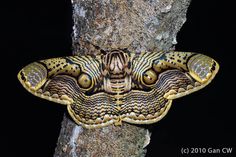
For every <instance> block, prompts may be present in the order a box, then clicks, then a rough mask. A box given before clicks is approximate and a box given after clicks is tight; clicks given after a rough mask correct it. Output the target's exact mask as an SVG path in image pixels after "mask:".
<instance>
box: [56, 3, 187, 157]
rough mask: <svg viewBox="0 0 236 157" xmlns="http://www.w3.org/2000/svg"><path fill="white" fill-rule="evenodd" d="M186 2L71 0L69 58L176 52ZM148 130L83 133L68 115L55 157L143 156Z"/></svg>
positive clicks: (109, 128) (124, 127)
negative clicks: (122, 51) (116, 51)
mask: <svg viewBox="0 0 236 157" xmlns="http://www.w3.org/2000/svg"><path fill="white" fill-rule="evenodd" d="M189 3H190V0H129V1H127V0H96V1H95V0H88V1H83V0H72V6H73V20H74V26H73V34H72V38H73V54H74V55H80V54H95V55H96V54H97V53H99V50H100V49H102V50H105V51H109V50H112V49H127V50H129V51H134V52H136V53H140V52H141V51H160V50H170V49H174V45H175V44H177V41H176V35H177V32H178V31H179V30H180V28H181V26H182V25H183V24H184V22H185V21H186V11H187V7H188V6H189ZM149 141H150V133H149V131H148V129H147V128H144V127H142V126H137V125H131V124H127V123H123V124H122V126H113V125H110V126H107V127H104V128H101V129H91V130H89V129H84V128H82V127H81V126H78V125H77V124H76V123H74V122H73V121H72V120H71V119H70V118H69V116H68V115H67V114H66V115H65V116H64V120H63V122H62V129H61V132H60V135H59V138H58V143H57V148H56V150H55V154H54V157H90V156H94V157H95V156H96V157H106V156H107V157H108V156H109V157H110V156H115V157H126V156H127V157H136V156H137V157H142V156H145V153H146V149H145V147H146V146H147V145H148V143H149Z"/></svg>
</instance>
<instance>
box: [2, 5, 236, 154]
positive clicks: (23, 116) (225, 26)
mask: <svg viewBox="0 0 236 157" xmlns="http://www.w3.org/2000/svg"><path fill="white" fill-rule="evenodd" d="M232 6H233V4H229V3H228V2H226V1H213V0H208V1H204V0H193V1H192V3H191V5H190V7H189V10H188V14H187V22H186V23H185V24H184V26H183V27H182V29H181V31H180V32H179V33H178V36H177V41H178V44H177V45H176V50H180V51H192V52H199V53H204V54H206V55H208V56H211V57H212V58H214V59H215V60H217V61H218V62H219V64H220V71H219V73H218V75H217V76H216V78H215V79H214V80H213V82H212V83H211V84H210V85H208V86H207V87H206V88H204V89H203V90H201V91H198V92H196V93H194V94H191V95H189V96H186V97H184V98H181V99H177V100H175V101H174V102H173V105H172V107H171V109H170V111H169V113H168V114H167V116H166V117H165V118H164V119H163V120H161V121H160V122H158V123H156V124H154V125H153V133H152V139H151V143H150V145H149V146H148V153H147V156H148V157H154V156H161V157H162V156H170V155H172V156H181V151H180V150H181V148H186V147H187V148H191V147H193V148H210V147H212V148H220V149H221V148H223V147H234V148H233V149H234V150H233V152H234V154H235V152H236V147H235V129H234V127H235V116H234V114H235V113H234V112H235V109H234V105H235V102H234V100H235V99H234V94H235V91H234V90H235V83H234V75H235V74H234V71H235V70H233V69H234V67H235V65H234V64H235V62H236V60H235V57H234V51H235V50H234V44H235V43H234V42H235V36H234V35H233V33H235V28H236V27H235V25H234V21H235V16H234V14H233V12H234V10H233V9H232V8H231V7H232ZM1 11H3V13H2V15H4V16H3V18H2V20H1V21H3V22H2V24H1V25H2V26H3V28H1V30H2V31H3V33H1V38H3V40H4V42H1V47H2V49H1V51H2V52H1V62H2V63H1V64H2V65H1V69H2V70H1V80H3V81H1V87H3V88H1V106H2V107H1V131H3V133H1V134H0V135H1V139H3V140H1V145H3V146H4V147H2V146H1V149H2V150H4V151H6V153H7V155H6V156H25V157H26V156H41V157H47V156H48V157H50V156H53V153H54V149H55V147H56V142H57V137H58V134H59V131H60V127H61V121H62V117H63V114H64V112H66V108H65V107H64V106H61V105H58V104H55V103H52V102H49V101H46V100H43V99H39V98H37V97H35V96H33V95H31V94H29V93H28V92H27V91H26V90H25V89H24V88H23V87H22V86H21V85H20V83H19V82H18V80H17V77H16V75H17V73H18V71H19V70H20V69H21V68H22V67H24V66H25V65H27V64H28V63H31V62H33V61H36V60H39V59H46V58H52V57H58V56H66V55H71V32H72V18H71V15H72V13H71V4H70V1H69V0H50V1H47V0H40V1H27V2H26V1H24V2H22V1H18V2H14V1H10V3H8V4H1ZM205 155H206V154H205ZM215 155H217V154H215ZM218 155H220V156H226V155H225V154H222V153H221V154H218ZM232 155H233V154H228V156H232ZM196 156H203V154H196Z"/></svg>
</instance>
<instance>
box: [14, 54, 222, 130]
mask: <svg viewBox="0 0 236 157" xmlns="http://www.w3.org/2000/svg"><path fill="white" fill-rule="evenodd" d="M218 70H219V65H218V63H217V62H216V61H215V60H214V59H212V58H210V57H208V56H205V55H203V54H197V53H192V52H176V51H168V52H153V53H151V52H150V53H149V52H145V53H140V54H135V53H133V52H127V51H123V50H113V51H110V52H107V53H106V54H99V55H97V56H92V55H81V56H68V57H59V58H52V59H46V60H40V61H37V62H33V63H31V64H29V65H27V66H26V67H24V68H23V69H22V70H21V71H20V72H19V74H18V79H19V81H20V82H21V84H22V85H23V86H24V87H25V88H26V89H27V90H28V91H29V92H30V93H32V94H34V95H36V96H38V97H41V98H43V99H47V100H50V101H53V102H57V103H60V104H64V105H67V110H68V112H69V114H70V116H71V117H72V118H73V120H74V121H75V122H76V123H77V124H79V125H81V126H83V127H85V128H98V127H104V126H107V125H110V124H115V125H119V124H121V123H122V121H124V122H128V123H133V124H151V123H155V122H157V121H159V120H160V119H162V118H163V117H164V116H165V115H166V114H167V112H168V110H169V109H170V107H171V104H172V100H173V99H176V98H179V97H182V96H185V95H188V94H190V93H192V92H195V91H197V90H199V89H201V88H203V87H205V86H206V85H208V84H209V83H210V82H211V81H212V79H213V78H214V77H215V75H216V73H217V72H218Z"/></svg>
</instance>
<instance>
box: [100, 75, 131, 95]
mask: <svg viewBox="0 0 236 157" xmlns="http://www.w3.org/2000/svg"><path fill="white" fill-rule="evenodd" d="M103 82H104V90H105V91H106V92H108V93H113V94H121V93H124V92H127V91H130V89H131V76H129V75H127V76H126V77H124V78H118V79H115V78H113V79H110V78H104V81H103Z"/></svg>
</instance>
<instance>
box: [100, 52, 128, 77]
mask: <svg viewBox="0 0 236 157" xmlns="http://www.w3.org/2000/svg"><path fill="white" fill-rule="evenodd" d="M103 64H104V67H105V70H106V71H107V72H108V74H109V77H110V78H124V77H125V75H126V74H127V71H129V70H128V64H129V56H128V54H126V53H124V52H123V51H118V50H117V51H112V52H110V53H108V54H107V55H105V56H104V58H103Z"/></svg>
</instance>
